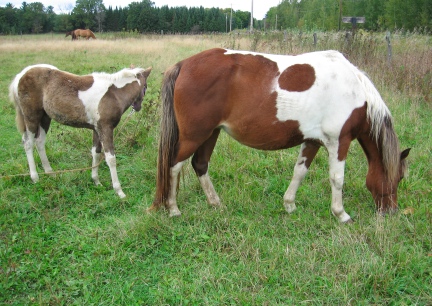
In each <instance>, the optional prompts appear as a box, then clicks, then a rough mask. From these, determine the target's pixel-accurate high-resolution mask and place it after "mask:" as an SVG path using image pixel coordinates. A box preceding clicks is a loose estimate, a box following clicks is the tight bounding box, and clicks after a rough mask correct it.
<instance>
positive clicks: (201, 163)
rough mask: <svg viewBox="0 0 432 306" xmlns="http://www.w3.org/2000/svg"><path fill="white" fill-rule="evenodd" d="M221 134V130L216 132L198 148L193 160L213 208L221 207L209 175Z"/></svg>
mask: <svg viewBox="0 0 432 306" xmlns="http://www.w3.org/2000/svg"><path fill="white" fill-rule="evenodd" d="M219 133H220V129H216V130H214V131H213V134H212V135H211V137H210V138H209V139H207V140H206V141H205V142H204V143H203V144H202V145H201V146H200V147H199V148H198V150H197V151H196V152H195V154H194V156H193V158H192V166H193V168H194V170H195V173H196V174H197V176H198V179H199V181H200V183H201V187H202V188H203V190H204V193H205V194H206V197H207V201H208V203H209V204H210V205H212V206H220V199H219V196H218V195H217V193H216V190H215V189H214V187H213V184H212V182H211V180H210V176H209V174H208V163H209V161H210V157H211V154H212V153H213V149H214V147H215V145H216V141H217V139H218V136H219Z"/></svg>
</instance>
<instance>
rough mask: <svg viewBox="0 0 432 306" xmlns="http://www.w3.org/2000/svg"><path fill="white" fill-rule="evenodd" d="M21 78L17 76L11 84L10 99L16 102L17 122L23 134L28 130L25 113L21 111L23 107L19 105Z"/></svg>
mask: <svg viewBox="0 0 432 306" xmlns="http://www.w3.org/2000/svg"><path fill="white" fill-rule="evenodd" d="M18 82H19V79H18V78H17V77H15V79H14V80H13V81H12V83H11V84H10V85H9V100H10V101H11V102H12V103H14V104H15V111H16V116H15V123H16V126H17V129H18V131H19V132H20V133H21V134H23V133H24V132H25V130H26V127H25V123H24V114H23V113H22V111H21V108H20V107H19V103H18V102H19V97H18V84H17V83H18Z"/></svg>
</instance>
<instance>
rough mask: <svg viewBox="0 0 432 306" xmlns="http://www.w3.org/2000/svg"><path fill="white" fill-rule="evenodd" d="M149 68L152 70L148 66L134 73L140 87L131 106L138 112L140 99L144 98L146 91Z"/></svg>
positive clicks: (140, 103) (140, 104)
mask: <svg viewBox="0 0 432 306" xmlns="http://www.w3.org/2000/svg"><path fill="white" fill-rule="evenodd" d="M131 68H132V66H131ZM132 69H133V68H132ZM137 69H139V68H137ZM151 70H152V68H151V67H149V68H147V69H145V70H140V71H139V72H138V73H137V74H136V77H137V79H138V80H139V84H140V87H141V89H140V93H139V95H137V96H136V98H135V100H134V101H133V103H132V108H133V109H134V110H135V111H136V112H139V111H140V110H141V107H142V101H143V100H144V96H145V93H146V91H147V78H148V76H149V74H150V72H151Z"/></svg>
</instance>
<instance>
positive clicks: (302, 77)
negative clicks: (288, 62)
mask: <svg viewBox="0 0 432 306" xmlns="http://www.w3.org/2000/svg"><path fill="white" fill-rule="evenodd" d="M314 83H315V69H314V68H313V67H312V66H311V65H308V64H295V65H292V66H289V67H288V68H287V69H285V70H284V71H283V72H282V74H281V75H280V77H279V86H280V88H282V89H285V90H288V91H305V90H308V89H309V88H311V87H312V85H313V84H314Z"/></svg>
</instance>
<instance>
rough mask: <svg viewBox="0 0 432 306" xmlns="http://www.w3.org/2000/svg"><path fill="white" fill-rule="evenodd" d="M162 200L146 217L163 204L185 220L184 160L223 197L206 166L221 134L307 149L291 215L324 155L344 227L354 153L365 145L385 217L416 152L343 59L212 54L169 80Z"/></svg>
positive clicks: (177, 68) (268, 146) (176, 70)
mask: <svg viewBox="0 0 432 306" xmlns="http://www.w3.org/2000/svg"><path fill="white" fill-rule="evenodd" d="M162 101H163V102H162V103H163V113H162V116H163V117H162V120H161V134H160V141H159V157H158V174H157V188H156V196H155V199H154V202H153V204H152V206H151V207H150V208H149V210H153V209H158V208H159V207H160V206H162V205H165V207H166V208H167V209H168V211H169V214H170V216H176V215H180V211H179V209H178V207H177V202H176V192H177V184H178V175H179V172H180V170H181V168H182V165H183V163H184V162H185V160H186V159H188V158H189V157H190V156H192V155H193V158H192V166H193V168H194V170H195V172H196V174H197V176H198V178H199V181H200V183H201V185H202V188H203V189H204V192H205V194H206V196H207V200H208V202H209V203H210V204H211V205H214V206H219V205H220V200H219V197H218V195H217V193H216V191H215V189H214V188H213V185H212V182H211V180H210V177H209V175H208V163H209V160H210V156H211V154H212V152H213V149H214V146H215V144H216V140H217V138H218V135H219V132H220V130H221V129H223V130H225V131H226V132H227V133H228V134H229V135H231V136H232V137H233V138H234V139H236V140H237V141H239V142H240V143H242V144H244V145H247V146H249V147H252V148H256V149H262V150H279V149H285V148H290V147H293V146H297V145H301V149H300V155H299V157H298V160H297V163H296V165H295V167H294V175H293V179H292V181H291V183H290V185H289V187H288V190H287V191H286V193H285V195H284V206H285V209H286V210H287V211H288V212H292V211H294V210H295V209H296V206H295V203H294V200H295V195H296V191H297V189H298V187H299V185H300V182H301V181H302V179H303V178H304V177H305V175H306V172H307V170H308V168H309V166H310V164H311V162H312V160H313V158H314V157H315V155H316V153H317V151H318V149H319V148H320V146H324V147H325V148H326V149H327V151H328V154H329V163H330V183H331V188H332V204H331V210H332V212H333V214H334V215H335V216H336V217H337V218H338V219H339V220H340V221H341V222H348V221H350V220H351V218H350V216H349V215H348V214H347V213H346V212H345V210H344V207H343V204H342V185H343V182H344V166H345V159H346V157H347V153H348V148H349V145H350V143H351V141H352V140H353V139H358V141H359V142H360V144H361V146H362V148H363V150H364V152H365V154H366V156H367V159H368V162H369V171H368V174H367V178H366V185H367V187H368V189H369V190H370V191H371V193H372V196H373V198H374V200H375V203H376V205H377V208H378V210H379V211H380V212H383V213H384V212H387V211H390V210H393V209H396V208H397V196H396V191H397V187H398V183H399V181H400V179H401V178H402V177H403V174H404V171H405V167H406V166H405V158H406V157H407V155H408V152H409V149H408V150H405V151H404V152H402V153H401V152H400V150H399V145H398V140H397V137H396V134H395V132H394V129H393V124H392V117H391V115H390V112H389V110H388V108H387V107H386V105H385V104H384V102H383V100H382V99H381V96H380V95H379V93H378V91H377V90H376V89H375V87H374V86H373V84H372V83H371V81H370V80H369V79H368V78H367V77H366V76H365V75H364V74H363V73H362V72H360V71H359V70H358V69H357V68H356V67H354V66H353V65H352V64H351V63H350V62H348V61H347V60H346V59H345V58H344V57H343V55H342V54H340V53H338V52H336V51H323V52H314V53H307V54H302V55H297V56H287V55H270V54H259V53H252V52H241V51H232V50H225V49H212V50H207V51H204V52H201V53H199V54H196V55H194V56H192V57H190V58H187V59H185V60H183V61H181V62H179V63H177V64H176V65H174V66H173V67H171V68H170V69H168V70H167V71H166V72H165V77H164V81H163V85H162Z"/></svg>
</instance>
